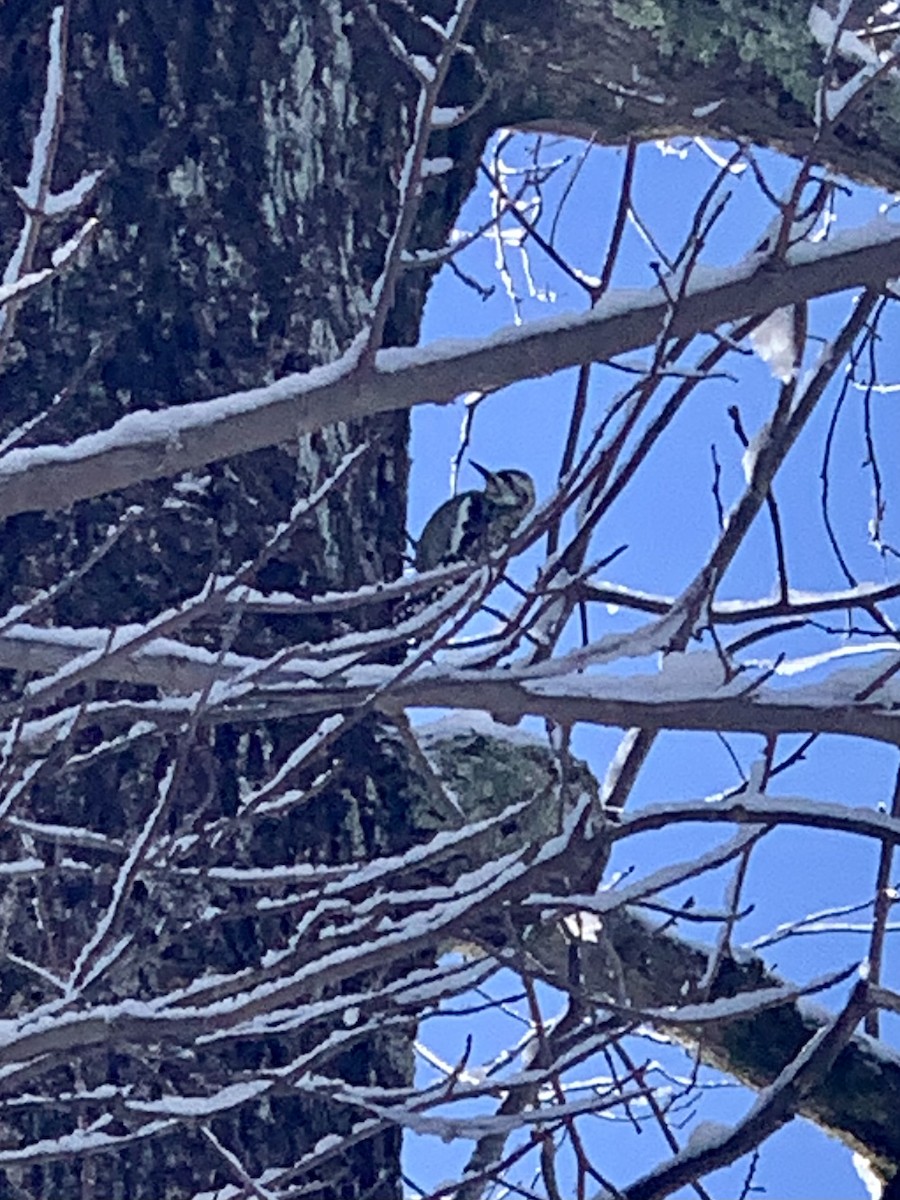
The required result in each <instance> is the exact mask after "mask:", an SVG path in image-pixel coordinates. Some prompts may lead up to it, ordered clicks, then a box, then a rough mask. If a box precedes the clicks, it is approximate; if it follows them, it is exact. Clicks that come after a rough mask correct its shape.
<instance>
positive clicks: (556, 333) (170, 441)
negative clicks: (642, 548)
mask: <svg viewBox="0 0 900 1200" xmlns="http://www.w3.org/2000/svg"><path fill="white" fill-rule="evenodd" d="M897 274H900V231H898V227H897V224H896V223H894V222H890V221H887V220H882V219H879V220H877V221H875V222H872V223H871V224H870V225H868V226H865V227H864V228H862V229H859V230H856V231H852V232H850V233H847V234H844V235H842V236H840V237H836V238H834V239H832V240H831V241H830V242H827V243H823V244H817V245H805V244H804V245H798V246H796V247H794V248H793V249H792V250H791V251H790V252H789V253H788V255H787V261H786V263H785V264H784V265H783V266H782V265H779V267H778V268H776V269H771V268H767V267H766V265H765V262H762V263H761V262H760V260H759V258H758V257H756V256H750V257H748V258H746V259H744V260H743V261H742V262H740V263H739V264H737V265H736V266H735V267H732V268H727V269H718V268H716V269H713V268H709V269H707V268H699V269H697V270H696V271H695V272H694V275H693V276H692V279H691V281H690V283H689V284H688V286H687V288H686V289H685V293H684V294H683V295H682V296H680V297H679V299H678V307H677V311H675V312H674V314H673V313H672V311H671V301H670V299H669V298H668V297H667V295H666V293H665V291H664V289H662V288H660V287H657V288H652V289H649V290H647V291H626V292H619V293H609V294H608V295H607V296H606V297H604V299H603V300H601V301H600V302H599V303H598V304H597V305H596V306H595V307H594V308H593V309H592V310H591V312H589V313H587V314H584V315H578V316H571V315H570V316H568V317H562V318H551V319H548V320H541V321H536V322H534V323H532V324H529V325H526V326H524V327H522V328H517V327H515V326H513V327H509V328H506V329H501V330H499V331H498V332H497V333H495V334H493V335H491V336H490V337H487V338H471V339H460V338H456V339H447V340H443V341H437V342H434V343H432V344H430V345H428V346H424V347H419V348H416V349H411V350H408V349H401V348H394V349H390V350H381V351H379V352H378V354H377V355H376V358H375V364H374V367H373V368H372V369H362V368H361V367H360V357H361V355H362V354H363V353H364V351H365V346H366V337H365V335H361V336H360V338H357V339H356V341H355V342H354V344H353V345H352V347H351V348H350V349H349V350H348V352H347V353H346V354H345V355H344V356H343V357H341V358H340V359H338V360H337V361H336V362H334V363H331V364H329V365H328V366H324V367H318V368H315V369H314V370H312V371H310V372H308V373H306V374H302V375H299V374H298V375H289V376H286V377H285V378H284V379H280V380H278V381H276V382H275V383H273V384H269V385H267V386H265V387H259V388H253V389H250V390H248V391H245V392H236V393H232V394H230V395H226V396H220V397H217V398H216V399H212V400H207V401H196V402H193V403H188V404H182V405H178V406H175V407H171V408H167V409H165V410H162V411H157V412H147V411H139V412H134V413H129V414H128V415H127V416H125V417H123V418H121V419H120V420H119V421H117V422H116V423H115V424H114V425H113V426H111V427H110V428H109V429H107V430H104V431H100V432H97V433H93V434H88V435H86V436H84V437H81V438H78V439H77V440H76V441H74V442H72V443H71V444H69V445H47V446H39V447H35V448H29V449H17V450H13V451H11V452H10V453H8V454H6V455H5V456H4V457H3V458H2V459H0V517H3V516H9V515H11V514H13V513H17V512H27V511H35V510H38V511H53V510H56V509H60V508H65V507H66V506H68V505H69V504H71V503H72V502H73V501H75V500H79V499H84V498H86V497H88V496H97V495H101V494H103V493H105V492H109V491H113V490H115V489H117V488H122V487H126V486H129V485H131V484H134V483H137V482H139V481H141V480H145V479H159V478H163V477H167V476H172V475H177V474H179V473H181V472H183V471H187V470H191V469H194V468H198V467H202V466H204V465H205V464H207V463H210V462H216V461H220V460H221V459H224V458H229V457H231V456H233V455H236V454H241V453H244V452H245V451H248V450H255V449H259V448H261V447H263V446H270V445H275V444H277V443H278V442H284V441H291V440H293V439H295V438H296V437H297V436H298V435H301V434H305V433H310V432H313V431H315V430H316V429H320V428H322V427H323V426H325V425H330V424H333V423H335V422H340V421H350V420H354V419H356V418H359V417H364V416H371V415H374V414H376V413H380V412H389V411H392V410H396V409H408V408H412V407H414V406H415V405H417V404H426V403H441V402H445V401H449V400H452V399H454V398H455V397H456V396H458V395H461V394H462V393H464V392H475V391H488V390H495V389H497V388H502V387H507V386H509V385H510V384H512V383H516V382H518V381H520V380H522V379H530V378H535V377H538V376H544V375H550V374H553V373H554V372H556V371H560V370H563V369H564V368H566V367H571V366H577V365H581V364H584V363H588V362H595V361H603V360H607V359H611V358H614V357H616V356H617V355H620V354H624V353H628V352H630V351H633V350H637V349H640V348H641V347H643V346H647V345H651V344H653V343H654V341H655V340H656V339H657V338H658V336H659V334H660V332H661V331H662V330H663V329H665V330H666V331H667V333H668V335H669V336H671V337H679V338H683V337H690V336H693V335H694V334H696V333H700V332H704V331H706V332H708V331H711V330H714V329H717V328H718V327H719V326H720V325H722V324H724V323H726V322H728V321H732V320H737V319H738V318H740V317H745V316H749V315H763V314H765V313H768V312H772V311H773V310H774V309H776V308H779V307H782V306H785V305H789V304H794V303H797V302H799V301H801V300H803V299H809V298H812V297H815V296H822V295H827V294H830V293H833V292H839V291H843V290H845V289H847V288H852V287H860V286H869V287H876V288H877V287H881V286H883V285H884V284H885V282H886V281H887V280H888V279H890V278H891V277H892V276H894V275H897Z"/></svg>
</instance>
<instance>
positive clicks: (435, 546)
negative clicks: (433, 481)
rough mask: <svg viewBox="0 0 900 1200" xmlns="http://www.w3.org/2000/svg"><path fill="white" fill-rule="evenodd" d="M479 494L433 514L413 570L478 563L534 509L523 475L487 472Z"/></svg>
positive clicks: (465, 496)
mask: <svg viewBox="0 0 900 1200" xmlns="http://www.w3.org/2000/svg"><path fill="white" fill-rule="evenodd" d="M472 466H473V467H474V468H475V470H476V471H479V472H480V473H481V474H482V475H483V476H484V478H485V486H484V490H483V491H481V492H476V491H472V492H461V493H460V494H459V495H458V496H454V497H453V499H452V500H448V501H447V502H446V504H442V505H441V507H440V508H439V509H438V510H437V512H435V513H434V514H433V515H432V516H431V517H430V518H429V520H428V523H427V525H426V526H425V528H424V529H423V530H422V536H421V537H420V538H419V541H418V544H417V545H416V570H417V571H431V570H433V569H434V568H435V567H443V566H447V565H448V564H449V563H454V562H480V561H481V560H482V559H484V558H486V557H487V556H488V555H489V554H490V553H491V552H492V551H494V550H499V549H500V548H501V547H502V546H505V545H506V543H507V542H508V541H509V539H510V537H511V536H512V534H513V533H514V532H515V530H516V527H517V526H518V524H519V522H520V521H521V520H522V518H523V517H524V516H525V514H526V513H527V512H529V510H530V509H531V508H532V507H533V506H534V483H533V482H532V479H531V476H530V475H526V474H525V472H524V471H517V470H514V469H508V470H504V471H489V470H488V469H487V467H482V466H479V465H478V463H472Z"/></svg>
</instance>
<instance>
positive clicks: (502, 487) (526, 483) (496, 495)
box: [472, 462, 535, 518]
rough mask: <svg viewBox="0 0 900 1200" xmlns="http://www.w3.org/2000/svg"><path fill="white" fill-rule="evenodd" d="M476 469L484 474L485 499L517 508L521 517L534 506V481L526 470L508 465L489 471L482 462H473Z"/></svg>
mask: <svg viewBox="0 0 900 1200" xmlns="http://www.w3.org/2000/svg"><path fill="white" fill-rule="evenodd" d="M472 466H473V467H474V468H475V470H476V471H477V472H478V473H479V474H480V475H483V476H484V481H485V486H484V495H485V499H486V500H487V501H488V502H489V503H490V504H492V505H496V506H497V507H499V508H509V509H513V510H515V511H516V512H517V513H518V514H519V516H520V518H521V517H524V516H525V514H526V513H527V512H529V511H530V510H531V509H532V508H533V507H534V498H535V490H534V482H533V480H532V478H531V476H530V475H528V474H526V473H525V471H519V470H517V469H516V468H515V467H508V468H506V469H505V470H503V471H489V470H488V469H487V467H483V466H481V464H480V463H476V462H473V463H472Z"/></svg>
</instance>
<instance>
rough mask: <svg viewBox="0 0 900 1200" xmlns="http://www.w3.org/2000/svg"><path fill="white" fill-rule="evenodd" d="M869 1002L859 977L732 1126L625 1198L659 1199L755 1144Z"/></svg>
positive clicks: (777, 1123) (823, 1070)
mask: <svg viewBox="0 0 900 1200" xmlns="http://www.w3.org/2000/svg"><path fill="white" fill-rule="evenodd" d="M869 1007H870V999H869V994H868V984H867V983H866V982H865V981H864V980H860V981H859V982H858V983H857V984H856V986H855V987H854V988H853V991H852V992H851V994H850V997H849V999H848V1000H847V1003H846V1004H845V1005H844V1008H843V1009H842V1010H841V1012H840V1013H838V1014H837V1016H835V1017H834V1019H833V1020H832V1021H831V1022H830V1024H828V1025H826V1026H824V1027H823V1028H822V1029H820V1030H819V1031H818V1033H816V1034H814V1035H813V1036H812V1037H811V1038H810V1040H809V1042H808V1043H807V1045H806V1046H805V1047H804V1048H803V1050H802V1051H801V1053H800V1054H798V1055H797V1057H796V1058H795V1059H794V1060H793V1061H792V1062H791V1063H790V1064H789V1065H788V1066H786V1067H785V1069H784V1070H783V1071H782V1072H781V1074H780V1075H779V1076H778V1078H777V1079H776V1080H775V1082H774V1083H773V1084H772V1086H771V1087H770V1088H768V1089H766V1091H764V1092H762V1093H761V1094H760V1096H759V1098H758V1099H757V1101H756V1103H755V1104H754V1105H753V1107H752V1108H751V1109H750V1111H749V1112H748V1113H747V1115H746V1116H745V1117H744V1118H743V1120H741V1121H739V1122H738V1123H737V1124H736V1125H734V1126H733V1127H723V1128H722V1129H721V1130H720V1131H719V1132H718V1133H717V1134H716V1135H715V1136H711V1137H708V1138H704V1139H701V1142H700V1144H699V1145H694V1146H691V1145H688V1146H687V1147H686V1148H685V1149H684V1150H683V1151H682V1152H681V1153H680V1154H678V1155H676V1156H675V1157H674V1158H673V1159H670V1160H669V1161H668V1162H665V1163H663V1164H662V1165H661V1166H660V1167H658V1168H657V1169H656V1170H654V1171H651V1172H650V1173H649V1174H647V1175H644V1176H643V1177H642V1178H641V1179H638V1180H636V1181H635V1182H634V1183H632V1184H631V1185H630V1186H629V1187H627V1188H625V1189H623V1191H622V1196H623V1197H625V1198H627V1200H663V1197H665V1196H669V1195H671V1194H672V1192H675V1191H677V1190H678V1189H679V1188H680V1187H682V1186H684V1185H686V1184H689V1183H692V1182H694V1181H695V1180H696V1179H697V1178H698V1176H702V1175H705V1174H707V1173H708V1172H710V1171H714V1170H716V1169H717V1168H719V1167H723V1166H727V1165H728V1164H729V1163H732V1162H735V1161H736V1160H737V1159H739V1158H741V1157H742V1156H743V1155H744V1154H746V1153H747V1152H748V1151H750V1150H752V1149H753V1148H754V1147H755V1146H758V1145H760V1143H761V1142H762V1141H763V1140H764V1138H766V1137H768V1136H769V1135H770V1134H771V1133H773V1132H774V1131H775V1130H776V1129H779V1128H780V1127H781V1126H782V1125H784V1124H785V1123H786V1122H787V1121H789V1120H790V1119H791V1118H792V1117H793V1116H794V1115H795V1114H796V1113H797V1112H798V1110H799V1109H800V1107H801V1105H802V1104H803V1101H804V1099H805V1096H806V1095H807V1094H808V1093H809V1092H810V1091H811V1090H812V1089H813V1088H814V1087H815V1085H816V1084H817V1083H818V1082H819V1081H820V1080H821V1079H823V1078H824V1077H825V1075H827V1073H828V1072H829V1071H830V1069H831V1067H832V1066H833V1064H834V1061H835V1059H836V1058H837V1056H838V1054H839V1053H840V1052H841V1050H843V1048H844V1047H845V1046H846V1045H847V1043H848V1042H849V1041H850V1039H851V1038H852V1036H853V1032H854V1030H855V1028H856V1026H857V1025H858V1024H859V1022H860V1021H861V1020H862V1018H863V1017H864V1016H865V1014H866V1012H867V1011H868V1009H869Z"/></svg>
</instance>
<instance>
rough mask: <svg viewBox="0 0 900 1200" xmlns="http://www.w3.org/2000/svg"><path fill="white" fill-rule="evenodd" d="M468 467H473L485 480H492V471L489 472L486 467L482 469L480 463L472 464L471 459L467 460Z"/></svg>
mask: <svg viewBox="0 0 900 1200" xmlns="http://www.w3.org/2000/svg"><path fill="white" fill-rule="evenodd" d="M469 466H470V467H474V468H475V470H476V471H477V472H478V474H479V475H482V476H484V478H485V479H492V478H493V475H494V472H493V471H489V470H488V469H487V467H483V466H482V465H481V463H477V462H472V460H471V458H470V459H469Z"/></svg>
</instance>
